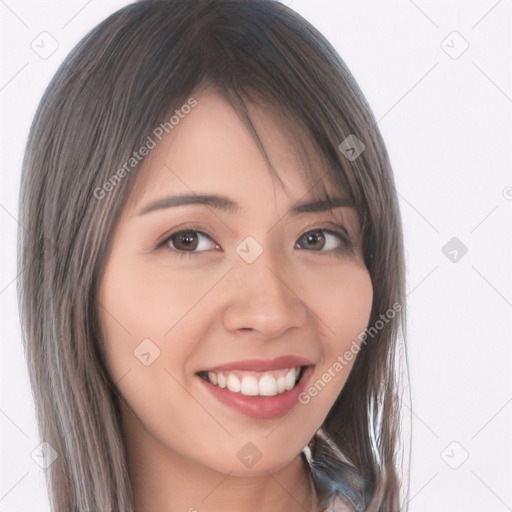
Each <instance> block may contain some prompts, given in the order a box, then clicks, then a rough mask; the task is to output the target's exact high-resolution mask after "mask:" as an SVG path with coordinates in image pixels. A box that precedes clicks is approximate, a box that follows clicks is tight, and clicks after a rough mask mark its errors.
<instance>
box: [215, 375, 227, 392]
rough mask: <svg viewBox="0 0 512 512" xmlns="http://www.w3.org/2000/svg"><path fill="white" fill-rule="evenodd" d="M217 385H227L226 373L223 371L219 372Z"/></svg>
mask: <svg viewBox="0 0 512 512" xmlns="http://www.w3.org/2000/svg"><path fill="white" fill-rule="evenodd" d="M217 386H219V388H225V387H226V377H224V374H223V373H222V372H219V373H218V374H217Z"/></svg>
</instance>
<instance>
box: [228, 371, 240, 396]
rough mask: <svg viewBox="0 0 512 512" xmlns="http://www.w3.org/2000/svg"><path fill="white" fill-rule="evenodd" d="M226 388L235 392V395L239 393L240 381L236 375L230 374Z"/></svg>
mask: <svg viewBox="0 0 512 512" xmlns="http://www.w3.org/2000/svg"><path fill="white" fill-rule="evenodd" d="M226 387H227V388H228V389H229V391H233V393H239V392H240V389H241V385H240V379H239V378H238V377H237V376H236V375H233V374H232V373H230V374H229V375H228V379H227V381H226Z"/></svg>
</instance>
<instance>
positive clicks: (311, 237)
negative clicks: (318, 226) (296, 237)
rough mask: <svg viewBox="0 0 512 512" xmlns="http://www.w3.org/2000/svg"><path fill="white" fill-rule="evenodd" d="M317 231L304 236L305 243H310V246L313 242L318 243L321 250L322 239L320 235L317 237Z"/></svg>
mask: <svg viewBox="0 0 512 512" xmlns="http://www.w3.org/2000/svg"><path fill="white" fill-rule="evenodd" d="M318 233H319V231H313V232H312V233H309V234H307V235H306V237H307V241H308V242H312V244H311V245H314V242H316V243H317V245H318V243H319V248H322V246H323V242H324V237H323V236H322V235H319V234H318Z"/></svg>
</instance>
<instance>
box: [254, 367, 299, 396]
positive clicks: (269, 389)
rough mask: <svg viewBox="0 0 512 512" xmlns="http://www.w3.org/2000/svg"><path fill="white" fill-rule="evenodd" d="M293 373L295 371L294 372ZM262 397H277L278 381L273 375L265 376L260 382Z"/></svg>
mask: <svg viewBox="0 0 512 512" xmlns="http://www.w3.org/2000/svg"><path fill="white" fill-rule="evenodd" d="M292 371H293V370H292ZM258 388H259V391H260V395H263V396H275V395H277V381H276V379H275V377H272V375H263V377H261V379H260V382H259V386H258Z"/></svg>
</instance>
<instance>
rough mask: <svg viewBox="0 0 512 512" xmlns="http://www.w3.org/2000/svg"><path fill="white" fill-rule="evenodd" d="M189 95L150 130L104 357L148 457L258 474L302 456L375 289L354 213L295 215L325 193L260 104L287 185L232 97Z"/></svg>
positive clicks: (104, 308)
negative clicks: (181, 110) (182, 110)
mask: <svg viewBox="0 0 512 512" xmlns="http://www.w3.org/2000/svg"><path fill="white" fill-rule="evenodd" d="M194 97H195V99H196V100H197V106H195V107H194V108H191V109H190V110H191V111H190V113H188V114H187V115H183V117H181V116H180V119H179V122H178V123H177V124H176V125H175V126H174V128H172V130H171V131H169V133H168V134H167V135H165V132H164V135H165V137H163V138H162V140H161V141H158V139H157V138H155V137H153V138H154V140H155V142H156V143H157V145H156V147H155V148H153V149H151V150H150V157H149V159H147V160H146V162H145V165H144V168H143V170H142V171H141V172H140V173H139V175H138V176H137V182H136V184H135V188H134V190H133V193H132V195H131V197H130V200H129V202H128V203H127V205H126V207H125V208H124V210H123V212H122V215H121V218H120V221H119V223H118V225H117V228H116V230H115V234H114V239H113V241H112V249H111V252H110V254H109V257H108V260H107V262H106V267H105V272H104V274H103V277H102V282H101V286H100V294H99V302H100V305H101V307H100V315H101V324H102V332H103V344H104V350H105V355H106V362H107V366H108V369H109V371H110V373H111V375H112V379H113V380H114V382H115V383H116V385H117V388H118V389H119V392H120V394H121V396H122V398H123V400H122V412H123V424H124V428H125V431H126V433H127V438H128V440H129V444H130V445H132V446H138V447H139V453H146V454H152V456H154V457H157V458H159V460H161V461H163V460H167V461H171V460H178V459H179V460H182V461H184V460H186V461H187V462H188V463H195V464H199V465H201V466H204V467H206V468H209V469H211V470H215V471H220V472H223V473H231V474H233V475H241V476H243V475H249V474H251V475H264V474H266V473H267V472H271V471H274V470H277V469H278V468H281V467H284V466H285V465H286V464H287V463H289V462H290V461H292V459H294V458H295V457H297V455H298V454H299V453H300V451H301V450H302V448H303V447H304V446H305V445H306V444H307V442H308V441H309V439H310V438H311V437H312V436H313V435H314V433H315V432H316V431H317V430H318V428H319V427H320V426H321V424H322V422H323V420H324V419H325V417H326V415H327V413H328V412H329V409H330V408H331V407H332V405H333V403H334V401H335V399H336V397H337V396H338V394H339V393H340V390H341V389H342V387H343V384H344V383H345V381H346V379H347V377H348V374H349V371H350V369H351V367H352V365H353V362H354V358H353V357H352V358H351V357H350V356H349V355H348V354H347V352H351V353H352V354H353V353H355V352H356V351H357V346H358V345H359V340H358V335H359V334H360V333H361V332H362V331H364V330H365V328H366V326H367V322H368V319H369V315H370V309H371V304H372V285H371V280H370V277H369V274H368V271H367V269H366V267H365V265H364V263H363V259H362V254H361V239H360V231H359V229H360V227H359V222H358V218H357V215H356V213H355V211H354V210H353V209H352V208H351V207H349V206H341V207H335V208H332V209H331V208H328V209H326V208H323V209H321V210H320V211H314V210H315V208H309V209H308V208H302V209H301V208H299V207H297V205H298V204H303V203H308V202H311V201H312V193H313V192H315V191H316V189H312V188H311V187H310V186H308V185H307V184H306V182H305V180H304V179H303V178H302V174H301V169H302V170H304V169H303V167H302V166H303V165H304V164H303V163H302V162H301V160H300V159H299V158H298V156H297V153H298V152H297V151H296V150H294V148H293V146H292V144H290V142H289V140H288V139H287V138H286V137H285V136H284V135H283V133H282V132H281V131H280V130H279V128H278V127H277V125H276V124H274V123H273V122H272V118H271V117H270V116H268V114H266V113H265V112H264V111H261V110H259V109H257V108H254V107H251V111H250V112H251V116H252V119H253V121H254V122H255V125H256V128H257V130H258V133H259V134H260V137H261V139H262V142H263V144H264V147H265V149H266V151H267V154H268V155H269V158H270V161H271V163H272V165H273V168H274V169H275V171H276V173H277V175H278V176H279V178H280V180H278V179H276V177H275V175H273V174H272V173H271V172H270V171H269V169H268V167H267V164H266V161H265V159H264V157H263V156H262V154H261V153H260V151H259V149H258V148H257V146H256V144H255V142H254V139H253V138H252V136H251V135H250V134H249V132H248V131H247V130H246V128H245V127H244V124H243V123H242V122H241V121H240V119H239V118H238V117H237V115H236V113H235V112H234V111H233V110H232V109H231V107H230V106H229V104H228V103H226V102H225V101H224V100H223V99H221V98H220V97H219V96H217V95H215V94H214V93H211V92H210V93H207V92H205V93H202V94H200V95H196V96H194ZM317 165H320V164H318V163H317ZM317 170H318V169H317ZM117 186H122V184H118V185H117ZM333 194H334V192H333ZM337 195H339V194H337ZM180 196H187V197H189V199H190V200H182V201H181V202H180V201H178V200H177V199H176V198H177V197H180ZM206 196H208V197H210V198H211V199H210V200H209V201H208V204H200V202H199V200H200V199H201V198H203V199H204V198H205V197H206ZM213 198H215V199H213ZM347 239H348V240H349V241H348V242H347ZM354 348H355V349H354ZM205 376H206V378H209V381H207V380H205ZM297 379H300V380H298V383H297V384H295V383H296V381H297ZM221 386H227V387H221ZM148 456H149V455H148Z"/></svg>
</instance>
